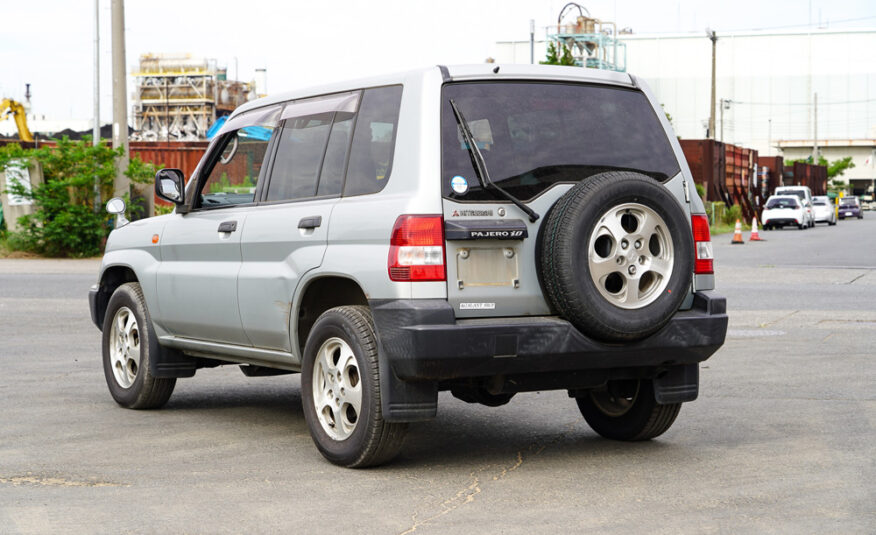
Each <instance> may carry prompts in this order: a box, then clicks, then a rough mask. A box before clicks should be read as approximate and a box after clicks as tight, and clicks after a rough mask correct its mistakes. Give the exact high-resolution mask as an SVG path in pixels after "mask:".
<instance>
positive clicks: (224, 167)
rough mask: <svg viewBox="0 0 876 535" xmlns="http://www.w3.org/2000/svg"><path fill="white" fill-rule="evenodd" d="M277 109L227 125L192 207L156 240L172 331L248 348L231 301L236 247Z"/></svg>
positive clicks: (163, 303)
mask: <svg viewBox="0 0 876 535" xmlns="http://www.w3.org/2000/svg"><path fill="white" fill-rule="evenodd" d="M279 112H280V107H279V106H274V107H272V108H266V109H265V108H263V109H260V110H256V111H254V112H249V113H247V114H244V115H241V116H239V117H238V118H236V119H233V120H232V121H229V123H227V124H226V127H225V129H224V131H223V132H224V133H223V134H221V137H220V138H219V141H218V142H217V143H216V144H215V145H214V148H213V150H211V152H210V154H208V155H207V156H206V160H205V165H204V166H203V169H202V170H201V171H199V176H197V177H195V178H196V180H197V182H196V184H195V186H194V187H195V188H196V191H195V193H194V200H193V204H192V210H191V211H190V212H189V213H187V214H175V215H173V216H172V218H171V220H170V222H169V223H168V224H167V225H166V226H165V228H164V231H163V233H162V235H161V236H160V242H159V243H160V247H161V255H162V262H161V264H160V266H159V268H158V273H157V287H158V302H159V307H160V317H161V322H162V325H163V326H164V327H165V329H167V330H168V331H169V332H170V333H171V334H174V335H176V336H180V337H185V338H193V339H199V340H209V341H211V342H222V343H229V344H238V345H250V341H249V339H248V338H247V336H246V333H245V332H244V329H243V325H242V324H241V321H240V312H239V306H238V305H239V304H238V298H237V295H238V294H237V277H238V273H239V272H240V267H241V250H240V243H241V235H242V234H243V229H244V226H245V223H246V219H247V214H248V213H249V211H250V210H251V209H252V208H253V207H254V206H255V200H256V190H257V185H258V183H259V182H260V181H261V180H262V178H263V176H264V169H263V164H264V162H265V159H266V155H267V153H268V149H269V144H270V140H271V138H272V135H273V132H274V130H275V127H276V125H277V120H278V117H279ZM260 177H262V178H260Z"/></svg>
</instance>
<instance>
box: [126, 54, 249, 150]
mask: <svg viewBox="0 0 876 535" xmlns="http://www.w3.org/2000/svg"><path fill="white" fill-rule="evenodd" d="M256 76H257V79H256V80H255V81H253V82H240V81H237V80H229V79H228V70H227V69H226V68H220V67H218V66H217V62H216V60H215V59H207V58H201V57H193V56H192V55H191V54H143V55H141V56H140V64H139V68H138V69H136V70H135V71H134V72H133V73H132V78H133V83H134V94H133V98H132V102H133V104H132V107H133V109H132V114H131V116H132V118H133V127H134V133H133V134H132V136H131V139H132V140H135V141H199V140H204V139H207V132H208V130H209V128H210V127H211V126H212V125H213V124H215V123H216V120H217V119H219V118H220V117H222V116H225V115H228V114H230V113H231V112H232V111H233V110H234V109H235V108H236V107H238V106H240V105H241V104H243V103H245V102H247V101H249V100H252V99H254V98H256V97H258V96H263V95H264V87H265V80H264V77H265V71H264V69H260V70H257V72H256Z"/></svg>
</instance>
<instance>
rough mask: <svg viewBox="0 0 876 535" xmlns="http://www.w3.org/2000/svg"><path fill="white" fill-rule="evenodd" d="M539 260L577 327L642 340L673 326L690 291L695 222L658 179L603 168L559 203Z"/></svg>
mask: <svg viewBox="0 0 876 535" xmlns="http://www.w3.org/2000/svg"><path fill="white" fill-rule="evenodd" d="M536 262H537V263H538V267H539V277H540V280H541V283H542V288H543V290H544V294H545V297H546V299H547V301H548V303H549V304H550V306H552V307H553V308H554V310H555V311H556V312H557V313H558V314H559V315H560V316H562V317H563V318H565V319H567V320H568V321H570V322H571V323H572V324H573V325H574V326H575V327H576V328H577V329H578V330H580V331H581V332H582V333H584V334H586V335H588V336H590V337H592V338H595V339H598V340H602V341H606V342H628V341H632V340H639V339H642V338H645V337H647V336H648V335H650V334H653V333H654V332H656V331H658V330H659V329H660V328H661V327H663V326H664V325H666V323H667V322H668V321H669V320H670V319H671V318H672V316H673V314H674V313H675V312H676V310H678V307H679V306H680V305H681V302H682V300H683V299H684V297H685V295H686V294H687V292H688V289H689V288H690V283H691V277H692V272H693V238H692V234H691V227H690V222H689V221H688V217H687V215H686V214H685V212H684V210H682V207H681V205H680V204H679V202H678V201H677V200H676V199H675V197H674V196H673V195H672V194H671V193H670V192H669V190H668V189H667V188H666V187H665V186H663V185H662V184H660V183H659V182H657V181H656V180H654V179H652V178H649V177H647V176H645V175H641V174H638V173H633V172H626V171H613V172H608V173H600V174H598V175H594V176H593V177H591V178H589V179H587V180H585V181H584V182H581V183H579V184H577V185H576V186H575V187H573V188H572V189H571V190H569V191H568V192H567V193H566V194H565V195H564V196H563V197H561V198H560V199H559V200H558V201H557V202H556V204H555V205H554V207H553V208H552V209H551V212H550V214H549V215H548V217H547V220H546V221H545V222H544V224H543V225H542V228H541V232H540V236H539V253H538V258H537V260H536Z"/></svg>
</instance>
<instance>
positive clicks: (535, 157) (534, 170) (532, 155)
mask: <svg viewBox="0 0 876 535" xmlns="http://www.w3.org/2000/svg"><path fill="white" fill-rule="evenodd" d="M450 99H453V101H454V102H455V103H456V106H457V108H458V109H459V111H460V112H462V114H463V115H464V116H465V119H466V120H467V121H468V123H469V126H470V128H471V130H472V134H473V135H474V138H475V142H476V143H477V146H478V148H479V149H480V150H481V153H482V154H483V156H484V160H485V162H486V164H487V169H488V171H489V173H490V177H491V178H492V179H493V181H494V182H496V183H497V184H498V185H499V186H500V187H502V188H503V189H505V190H507V191H508V192H509V193H511V194H512V195H514V196H515V197H518V198H520V199H522V200H528V199H532V198H533V197H535V196H537V195H538V194H540V193H541V192H543V191H544V190H546V189H547V188H549V187H550V186H552V185H554V184H557V183H560V182H578V181H580V180H583V179H585V178H587V177H590V176H592V175H594V174H596V173H601V172H604V171H611V170H630V171H636V172H639V173H643V174H645V175H648V176H650V177H652V178H655V179H657V180H666V179H668V178H670V177H672V176H674V175H676V174H677V173H678V172H679V167H678V162H677V161H676V159H675V155H674V154H673V152H672V148H671V146H670V144H669V140H668V139H667V138H666V134H665V132H664V130H663V127H662V125H661V124H660V121H659V120H658V118H657V116H656V115H655V113H654V110H653V109H652V107H651V105H650V104H649V102H648V100H647V98H645V95H643V94H642V93H641V92H639V91H634V90H629V89H622V88H614V87H606V86H592V85H584V84H560V83H532V82H477V83H459V84H448V85H446V86H444V90H443V95H442V104H441V144H442V192H443V195H444V196H445V197H448V198H452V199H454V200H459V201H485V200H497V199H504V198H503V197H501V196H499V195H496V194H495V192H494V191H493V190H489V189H488V190H486V191H484V190H483V189H482V188H481V185H480V183H479V182H478V178H477V175H476V173H475V171H474V167H473V165H472V162H471V157H470V155H469V151H468V146H467V144H466V143H465V142H464V141H463V139H462V135H461V133H460V130H459V127H458V125H457V122H456V119H455V117H454V115H453V110H452V108H451V107H450ZM451 182H452V183H453V186H452V187H451Z"/></svg>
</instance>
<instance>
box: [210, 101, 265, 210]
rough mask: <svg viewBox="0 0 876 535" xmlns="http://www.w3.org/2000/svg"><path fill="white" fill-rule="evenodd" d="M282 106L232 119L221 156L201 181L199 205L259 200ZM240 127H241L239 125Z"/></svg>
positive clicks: (223, 142) (223, 140) (212, 205)
mask: <svg viewBox="0 0 876 535" xmlns="http://www.w3.org/2000/svg"><path fill="white" fill-rule="evenodd" d="M279 112H280V108H279V106H277V107H273V108H271V109H268V110H256V111H254V112H249V113H246V114H244V115H241V116H239V117H236V118H235V119H232V120H231V121H229V123H228V125H227V126H230V127H231V130H230V131H228V132H226V133H224V134H222V136H223V138H222V142H221V145H220V146H219V147H217V150H218V151H220V154H219V157H218V158H217V159H216V160H215V162H214V163H213V167H212V168H211V169H210V170H209V172H208V173H207V178H206V180H205V181H204V182H203V183H202V184H201V189H200V191H199V192H198V198H197V202H196V204H195V208H205V209H209V208H220V207H224V206H231V205H236V204H246V203H251V202H253V201H254V200H255V191H256V184H257V183H258V180H259V175H260V174H261V170H262V165H263V164H264V162H265V155H266V153H267V149H268V142H269V141H270V139H271V136H272V135H273V133H274V130H275V128H276V126H277V120H278V118H279ZM235 127H238V128H235Z"/></svg>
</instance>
